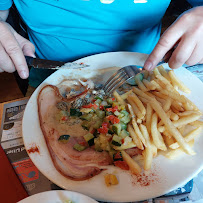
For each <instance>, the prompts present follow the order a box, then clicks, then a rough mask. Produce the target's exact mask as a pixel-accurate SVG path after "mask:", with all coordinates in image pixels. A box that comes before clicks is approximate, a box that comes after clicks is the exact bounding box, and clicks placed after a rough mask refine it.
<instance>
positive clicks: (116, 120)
mask: <svg viewBox="0 0 203 203" xmlns="http://www.w3.org/2000/svg"><path fill="white" fill-rule="evenodd" d="M119 122H120V119H119V118H117V117H115V118H114V119H113V122H112V123H113V124H116V123H119Z"/></svg>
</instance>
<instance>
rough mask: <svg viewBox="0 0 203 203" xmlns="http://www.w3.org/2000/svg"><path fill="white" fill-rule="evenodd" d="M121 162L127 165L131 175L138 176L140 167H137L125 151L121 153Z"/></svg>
mask: <svg viewBox="0 0 203 203" xmlns="http://www.w3.org/2000/svg"><path fill="white" fill-rule="evenodd" d="M121 154H122V157H123V160H124V161H125V162H126V163H127V164H128V166H129V168H130V171H131V172H132V173H133V174H140V173H141V171H142V169H141V167H140V166H139V165H138V163H137V162H136V161H135V160H133V159H132V158H131V157H130V156H129V155H128V154H127V153H126V152H125V151H121Z"/></svg>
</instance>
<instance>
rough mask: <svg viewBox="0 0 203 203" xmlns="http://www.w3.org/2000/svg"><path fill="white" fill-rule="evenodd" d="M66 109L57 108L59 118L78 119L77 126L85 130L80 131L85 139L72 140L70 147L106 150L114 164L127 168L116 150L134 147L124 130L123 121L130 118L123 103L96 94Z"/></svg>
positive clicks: (64, 138) (61, 140) (125, 124)
mask: <svg viewBox="0 0 203 203" xmlns="http://www.w3.org/2000/svg"><path fill="white" fill-rule="evenodd" d="M64 110H65V111H64ZM67 111H68V110H67V109H63V111H61V113H60V120H61V122H65V121H66V120H67V118H68V116H70V117H71V118H74V119H79V120H81V126H82V127H83V128H84V129H85V130H87V134H85V135H84V140H85V142H83V143H77V144H75V145H74V147H73V148H74V149H75V150H77V151H83V150H85V149H86V148H88V147H92V148H94V149H95V150H96V151H100V152H101V151H107V152H109V154H110V156H111V158H112V160H113V161H114V165H116V166H118V167H120V168H122V169H126V170H128V169H129V167H128V165H127V164H126V163H125V162H124V161H123V159H122V155H121V153H120V152H119V150H122V149H126V148H131V147H134V145H132V143H133V141H132V138H131V137H130V135H129V132H128V131H127V124H128V123H129V122H130V120H131V118H130V114H129V113H128V111H127V110H126V108H125V105H122V104H120V103H119V102H118V101H117V100H116V98H114V97H108V98H105V97H104V96H102V95H99V96H95V97H94V98H93V99H92V100H91V102H90V103H88V104H86V105H82V106H81V107H80V108H70V109H69V112H67ZM69 137H70V136H69V135H61V136H60V137H59V139H58V141H59V142H63V143H67V142H68V139H69ZM128 146H129V147H128Z"/></svg>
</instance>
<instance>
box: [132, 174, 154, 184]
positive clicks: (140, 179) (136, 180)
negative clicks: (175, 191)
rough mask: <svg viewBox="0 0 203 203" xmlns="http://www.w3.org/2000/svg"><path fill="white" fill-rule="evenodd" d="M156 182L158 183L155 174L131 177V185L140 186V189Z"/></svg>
mask: <svg viewBox="0 0 203 203" xmlns="http://www.w3.org/2000/svg"><path fill="white" fill-rule="evenodd" d="M156 181H158V177H157V175H156V174H155V173H145V172H143V173H141V174H139V175H132V184H133V185H140V186H142V187H146V186H149V185H151V184H152V183H154V182H156Z"/></svg>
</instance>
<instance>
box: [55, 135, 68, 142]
mask: <svg viewBox="0 0 203 203" xmlns="http://www.w3.org/2000/svg"><path fill="white" fill-rule="evenodd" d="M69 138H70V135H61V136H60V137H59V139H58V141H59V142H61V143H64V144H66V143H68V140H69Z"/></svg>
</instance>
